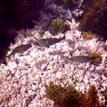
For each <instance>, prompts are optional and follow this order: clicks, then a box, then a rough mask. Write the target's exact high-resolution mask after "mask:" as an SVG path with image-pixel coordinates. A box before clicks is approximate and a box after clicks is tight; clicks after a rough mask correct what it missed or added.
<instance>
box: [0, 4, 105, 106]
mask: <svg viewBox="0 0 107 107" xmlns="http://www.w3.org/2000/svg"><path fill="white" fill-rule="evenodd" d="M47 8H48V9H50V10H51V11H53V13H48V14H47V13H46V10H45V11H41V22H35V23H36V24H37V25H36V26H35V28H34V29H31V30H29V29H28V30H26V31H24V30H21V31H20V32H19V33H18V38H16V43H15V44H11V46H10V51H8V54H7V56H8V55H9V54H10V53H11V51H12V50H13V49H14V48H15V47H17V46H19V45H21V44H27V43H31V45H32V46H31V48H29V49H28V50H26V51H25V52H23V53H20V52H19V53H16V54H14V55H11V56H10V58H7V65H5V64H1V65H0V107H52V105H53V102H52V101H50V100H49V99H47V98H46V97H45V86H46V85H48V84H49V83H50V82H53V83H55V84H61V85H62V86H68V85H73V86H75V88H76V89H77V90H80V91H82V92H83V93H85V92H87V90H88V89H89V86H90V85H95V86H96V89H97V90H98V95H99V101H100V102H101V103H102V105H105V102H106V101H105V97H104V95H106V94H107V50H106V49H105V47H106V46H107V41H102V40H100V39H98V38H97V37H96V36H95V35H91V36H92V38H91V39H89V40H85V39H84V38H83V35H82V33H81V31H78V30H77V29H78V25H79V22H75V19H73V17H72V13H73V14H77V15H79V14H81V13H82V11H81V10H78V9H75V10H74V11H70V10H69V9H63V8H61V7H58V6H56V5H55V4H52V3H51V4H49V5H48V6H47ZM55 12H57V15H56V16H55V15H54V14H56V13H55ZM53 15H54V16H55V18H61V19H64V20H65V22H66V23H68V24H69V25H70V29H69V30H68V31H66V32H64V33H58V34H56V35H52V34H51V33H50V32H49V31H48V30H46V31H45V32H43V31H42V28H43V26H44V25H45V24H46V23H47V22H48V20H50V19H51V18H53V17H54V16H53ZM63 36H65V39H63V40H61V41H60V42H58V43H55V44H53V45H51V46H50V47H43V46H38V45H35V44H34V43H33V42H32V41H35V39H34V37H38V38H49V37H51V38H60V37H63ZM90 52H97V53H100V54H101V56H102V62H101V63H100V64H99V65H94V64H90V62H86V63H80V62H72V61H70V60H65V59H64V56H66V57H71V56H80V55H81V56H85V55H88V53H90ZM105 106H106V105H105Z"/></svg>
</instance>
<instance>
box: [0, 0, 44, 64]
mask: <svg viewBox="0 0 107 107" xmlns="http://www.w3.org/2000/svg"><path fill="white" fill-rule="evenodd" d="M44 2H45V0H0V62H2V60H4V59H5V55H6V53H7V49H8V47H9V45H10V43H14V40H15V37H16V36H17V34H16V33H15V32H16V31H19V30H21V29H27V28H29V29H30V28H33V27H34V23H33V22H32V20H36V21H39V11H40V10H41V8H42V7H43V6H44Z"/></svg>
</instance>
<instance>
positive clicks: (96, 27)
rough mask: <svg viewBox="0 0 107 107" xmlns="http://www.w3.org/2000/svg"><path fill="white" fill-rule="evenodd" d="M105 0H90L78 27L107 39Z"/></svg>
mask: <svg viewBox="0 0 107 107" xmlns="http://www.w3.org/2000/svg"><path fill="white" fill-rule="evenodd" d="M106 19H107V0H91V1H90V2H89V5H88V3H87V8H86V10H85V12H84V14H83V18H82V19H81V20H80V25H79V29H80V30H82V31H88V32H90V31H91V32H93V33H96V34H98V35H101V37H103V38H104V39H107V20H106Z"/></svg>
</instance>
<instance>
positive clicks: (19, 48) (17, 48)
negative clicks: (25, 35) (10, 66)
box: [8, 43, 32, 57]
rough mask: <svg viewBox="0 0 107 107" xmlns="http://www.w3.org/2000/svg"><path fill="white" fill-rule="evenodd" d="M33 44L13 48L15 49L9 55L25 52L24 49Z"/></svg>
mask: <svg viewBox="0 0 107 107" xmlns="http://www.w3.org/2000/svg"><path fill="white" fill-rule="evenodd" d="M31 46H32V45H31V44H30V43H29V44H22V45H19V46H17V47H16V48H14V49H13V51H12V52H11V53H10V54H9V55H8V57H10V56H11V55H15V54H16V53H23V52H24V51H26V50H27V49H29V48H30V47H31Z"/></svg>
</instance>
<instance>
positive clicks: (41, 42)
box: [35, 36, 65, 47]
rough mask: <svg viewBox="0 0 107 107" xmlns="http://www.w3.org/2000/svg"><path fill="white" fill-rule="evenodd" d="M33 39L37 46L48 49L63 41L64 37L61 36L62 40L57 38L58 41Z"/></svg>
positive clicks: (54, 39) (53, 39)
mask: <svg viewBox="0 0 107 107" xmlns="http://www.w3.org/2000/svg"><path fill="white" fill-rule="evenodd" d="M35 39H36V42H37V44H38V45H40V46H45V47H50V46H51V45H53V44H56V43H58V42H60V41H61V40H63V39H65V36H63V37H62V38H59V39H57V38H45V39H38V38H36V37H35Z"/></svg>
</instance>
